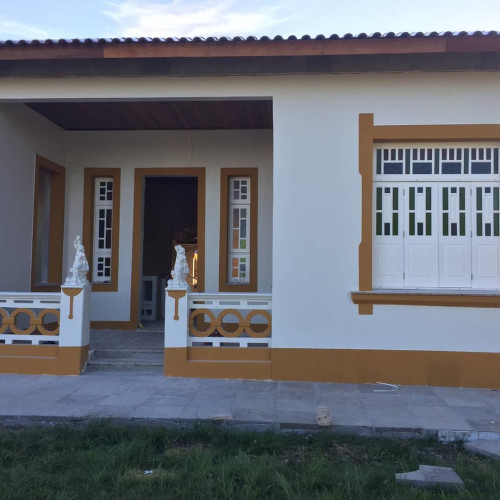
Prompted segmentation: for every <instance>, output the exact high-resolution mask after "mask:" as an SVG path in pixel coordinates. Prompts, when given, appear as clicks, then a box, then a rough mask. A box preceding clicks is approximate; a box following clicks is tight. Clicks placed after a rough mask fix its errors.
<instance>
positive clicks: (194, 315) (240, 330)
mask: <svg viewBox="0 0 500 500" xmlns="http://www.w3.org/2000/svg"><path fill="white" fill-rule="evenodd" d="M188 308H189V335H188V345H189V346H194V347H197V346H207V347H270V346H271V330H272V315H271V312H272V295H271V294H263V293H250V294H235V293H217V294H211V293H190V294H189V299H188Z"/></svg>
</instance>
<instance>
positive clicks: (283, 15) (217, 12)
mask: <svg viewBox="0 0 500 500" xmlns="http://www.w3.org/2000/svg"><path fill="white" fill-rule="evenodd" d="M448 30H449V31H461V30H465V31H475V30H487V31H489V30H498V31H500V0H0V40H21V39H24V40H32V39H46V38H52V39H59V38H97V37H103V38H108V37H129V36H130V37H140V36H145V37H148V36H149V37H155V36H157V37H181V36H186V37H194V36H202V37H207V36H217V37H219V36H224V35H225V36H230V37H232V36H236V35H241V36H249V35H255V36H263V35H267V36H275V35H282V36H289V35H297V36H302V35H305V34H308V35H311V36H313V35H318V34H323V35H331V34H333V33H336V34H339V35H343V34H345V33H352V34H358V33H362V32H364V33H369V34H370V33H374V32H377V31H379V32H381V33H387V32H389V31H394V32H396V33H398V32H402V31H409V32H414V31H448Z"/></svg>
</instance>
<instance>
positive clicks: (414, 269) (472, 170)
mask: <svg viewBox="0 0 500 500" xmlns="http://www.w3.org/2000/svg"><path fill="white" fill-rule="evenodd" d="M498 157H499V147H498V143H497V144H492V145H487V146H485V145H484V144H480V145H479V146H477V145H471V144H439V143H435V142H434V143H420V144H406V145H405V144H398V145H395V146H389V145H388V146H386V145H384V146H383V147H381V146H379V147H376V148H375V153H374V169H373V180H374V181H373V186H374V215H375V219H374V227H373V231H374V234H373V286H374V287H381V288H384V287H385V288H461V289H462V288H475V289H486V288H489V289H500V238H499V237H498V236H499V232H500V228H499V227H498V224H496V223H497V222H498V218H499V216H498V212H497V210H498V195H497V196H496V195H495V193H498V190H499V181H500V179H499V177H498ZM495 172H497V173H495ZM472 181H475V182H472ZM474 200H475V201H474ZM483 214H484V217H483ZM495 214H496V215H495ZM495 217H496V219H497V220H496V219H495ZM483 235H484V236H483Z"/></svg>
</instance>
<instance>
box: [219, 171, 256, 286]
mask: <svg viewBox="0 0 500 500" xmlns="http://www.w3.org/2000/svg"><path fill="white" fill-rule="evenodd" d="M257 185H258V170H257V169H256V168H240V169H238V168H234V169H231V168H223V169H221V198H220V199H221V207H220V216H221V222H220V260H219V291H221V292H244V291H246V292H256V291H257V227H258V224H257V201H258V187H257Z"/></svg>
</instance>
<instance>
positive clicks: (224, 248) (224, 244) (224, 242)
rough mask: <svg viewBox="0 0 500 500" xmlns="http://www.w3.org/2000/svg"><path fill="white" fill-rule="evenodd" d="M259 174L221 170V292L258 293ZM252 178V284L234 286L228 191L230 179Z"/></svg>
mask: <svg viewBox="0 0 500 500" xmlns="http://www.w3.org/2000/svg"><path fill="white" fill-rule="evenodd" d="M258 172H259V170H258V169H257V168H221V184H220V239H219V244H220V249H219V292H256V291H257V248H258V245H257V233H258V230H257V228H258V220H257V218H258V197H259V192H258ZM239 176H246V177H250V193H251V194H250V196H251V198H250V282H249V283H248V284H237V285H233V284H231V283H228V282H227V273H228V265H227V264H228V263H227V256H228V194H229V193H228V191H229V178H230V177H239Z"/></svg>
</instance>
